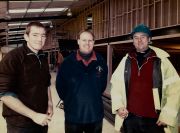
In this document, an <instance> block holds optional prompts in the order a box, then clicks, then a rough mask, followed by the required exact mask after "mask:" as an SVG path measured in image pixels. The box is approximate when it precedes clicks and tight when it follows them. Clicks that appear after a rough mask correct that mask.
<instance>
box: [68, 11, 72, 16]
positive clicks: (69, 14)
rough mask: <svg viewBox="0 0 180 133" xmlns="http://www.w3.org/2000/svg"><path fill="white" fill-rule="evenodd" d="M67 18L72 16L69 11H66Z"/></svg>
mask: <svg viewBox="0 0 180 133" xmlns="http://www.w3.org/2000/svg"><path fill="white" fill-rule="evenodd" d="M67 16H68V17H71V16H72V12H71V9H68V11H67Z"/></svg>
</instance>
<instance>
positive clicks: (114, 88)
mask: <svg viewBox="0 0 180 133" xmlns="http://www.w3.org/2000/svg"><path fill="white" fill-rule="evenodd" d="M125 61H126V58H123V59H122V61H121V62H120V64H119V65H118V67H117V69H116V70H115V72H114V73H113V75H112V78H111V81H110V84H111V102H112V113H113V114H116V112H117V110H118V109H119V108H120V107H126V92H125V82H124V67H125Z"/></svg>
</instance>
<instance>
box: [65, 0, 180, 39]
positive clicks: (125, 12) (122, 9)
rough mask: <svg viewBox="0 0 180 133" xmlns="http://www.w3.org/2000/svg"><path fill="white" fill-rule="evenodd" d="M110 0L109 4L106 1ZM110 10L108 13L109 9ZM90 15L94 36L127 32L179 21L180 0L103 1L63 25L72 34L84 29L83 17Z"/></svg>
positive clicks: (155, 27) (160, 26)
mask: <svg viewBox="0 0 180 133" xmlns="http://www.w3.org/2000/svg"><path fill="white" fill-rule="evenodd" d="M109 2H110V3H109ZM109 11H110V12H109ZM89 14H92V17H93V25H92V30H93V32H94V33H95V35H96V39H103V38H108V37H114V36H121V35H124V34H128V33H130V32H131V31H132V29H133V28H134V27H135V26H136V25H137V24H140V23H144V24H146V25H147V26H149V27H150V28H151V29H157V28H158V29H159V28H164V27H169V26H174V25H179V24H180V0H104V1H101V2H99V3H98V4H97V5H95V6H92V7H89V8H88V10H85V11H84V12H82V13H81V14H79V16H78V17H77V18H76V19H73V20H72V21H69V22H68V23H66V24H65V25H63V26H62V27H63V28H64V29H65V30H66V31H68V32H70V33H69V34H68V35H69V37H73V38H74V37H75V34H77V33H78V32H79V31H80V30H82V29H86V28H87V26H86V17H87V15H89Z"/></svg>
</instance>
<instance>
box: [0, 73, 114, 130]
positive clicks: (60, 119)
mask: <svg viewBox="0 0 180 133" xmlns="http://www.w3.org/2000/svg"><path fill="white" fill-rule="evenodd" d="M55 76H56V75H55V73H52V82H51V83H52V85H51V90H52V98H53V104H54V115H53V118H52V121H51V122H50V125H49V131H48V133H64V112H63V110H62V109H60V108H58V107H56V104H57V103H58V101H59V97H58V95H57V92H56V90H55V86H54V83H55ZM1 112H2V103H1V102H0V113H1ZM6 132H7V131H6V123H5V120H4V119H3V117H2V115H0V133H6ZM114 132H115V131H114V127H113V126H112V125H111V124H110V123H109V122H108V121H107V120H105V119H104V121H103V133H114Z"/></svg>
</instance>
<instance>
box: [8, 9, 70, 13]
mask: <svg viewBox="0 0 180 133" xmlns="http://www.w3.org/2000/svg"><path fill="white" fill-rule="evenodd" d="M66 10H67V8H46V9H45V11H44V8H41V9H28V10H27V9H14V10H9V13H26V12H27V13H38V12H63V11H66Z"/></svg>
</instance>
